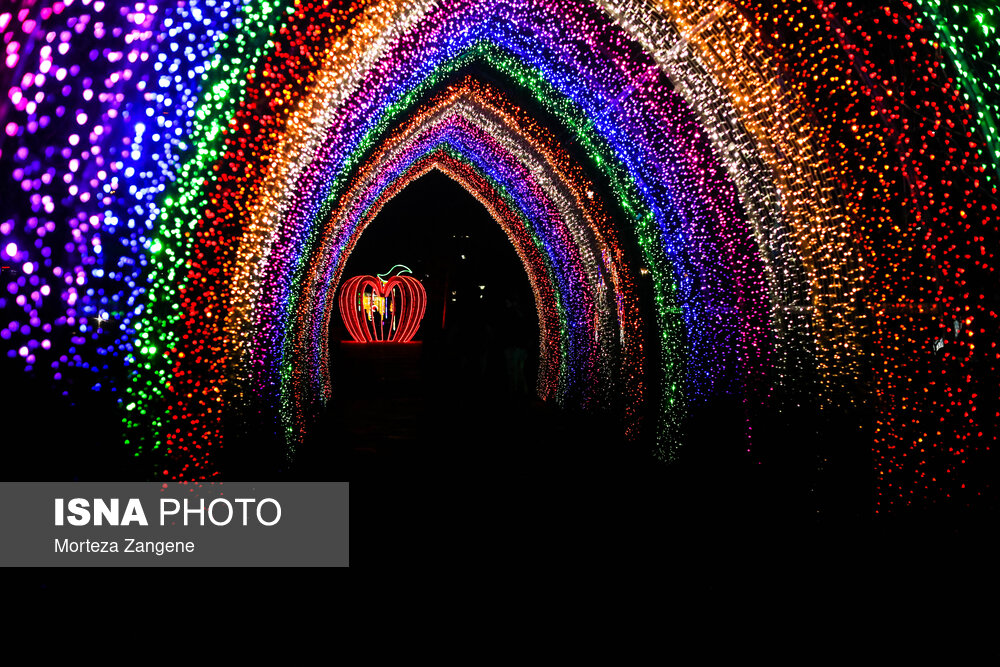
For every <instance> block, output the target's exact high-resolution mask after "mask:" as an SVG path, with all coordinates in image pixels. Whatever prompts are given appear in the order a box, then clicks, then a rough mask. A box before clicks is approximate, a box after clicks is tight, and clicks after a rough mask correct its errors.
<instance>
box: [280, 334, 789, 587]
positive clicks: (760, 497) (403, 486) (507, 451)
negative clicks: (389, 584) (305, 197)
mask: <svg viewBox="0 0 1000 667" xmlns="http://www.w3.org/2000/svg"><path fill="white" fill-rule="evenodd" d="M332 354H335V355H336V356H335V359H334V363H335V369H336V373H335V374H336V377H337V378H338V384H337V387H336V389H335V391H336V397H335V400H334V403H333V405H332V409H331V411H330V412H329V414H327V415H326V417H325V418H324V420H323V421H322V423H321V424H320V426H319V428H317V429H316V431H315V433H314V434H313V437H312V438H311V439H310V441H309V442H307V443H306V444H305V445H304V446H303V447H302V448H301V449H300V451H299V452H298V456H297V464H296V466H295V470H294V471H293V472H294V474H295V476H296V478H299V479H349V480H350V481H351V483H352V508H351V512H352V524H353V525H352V535H355V534H356V535H357V536H358V538H357V539H353V540H352V551H353V550H354V549H357V550H358V553H359V554H360V555H359V558H361V557H364V558H371V559H374V561H373V562H379V563H381V564H382V565H389V564H391V562H394V561H396V560H397V559H398V560H399V561H400V563H404V562H406V563H412V562H419V563H423V564H428V563H429V564H439V565H442V566H445V565H447V566H448V567H458V566H462V567H465V566H469V564H471V563H480V564H482V563H491V564H494V565H496V564H498V563H508V564H511V565H516V564H517V563H524V564H527V563H528V562H531V563H535V564H537V562H538V560H539V559H543V560H563V561H564V560H566V559H570V560H574V561H576V560H579V562H580V563H597V562H600V561H601V560H602V559H604V560H607V559H611V560H615V561H617V560H619V559H621V558H626V559H628V560H635V561H636V562H638V561H642V562H647V563H648V562H655V561H657V560H659V559H668V560H669V559H675V558H676V557H677V556H678V555H679V554H680V553H681V552H683V551H685V550H690V549H692V548H694V549H695V550H696V551H698V552H699V553H700V552H701V550H702V549H703V548H707V547H706V545H708V544H717V543H724V544H730V543H731V542H734V541H735V542H739V541H740V540H747V539H751V537H750V536H751V535H752V536H753V537H752V539H753V540H758V539H765V540H766V539H768V538H767V535H769V534H772V533H773V532H774V531H776V530H781V529H787V527H788V526H789V525H791V524H792V522H801V521H802V520H804V519H806V520H808V517H804V516H803V514H804V509H803V504H802V503H801V502H791V503H788V504H782V502H781V499H779V498H778V496H779V495H780V494H781V493H784V491H785V489H784V488H783V487H781V485H780V482H779V481H777V480H769V479H768V478H767V476H766V475H765V474H764V473H763V472H762V471H759V470H754V469H752V468H751V467H750V466H749V462H748V461H739V460H737V461H725V460H718V459H717V460H715V461H712V460H710V457H708V458H706V459H704V460H697V459H695V460H692V461H691V462H689V463H687V464H685V463H681V464H679V465H675V466H669V467H668V466H665V465H663V464H660V463H658V462H656V461H655V460H654V459H653V458H652V456H651V455H650V454H649V453H648V452H649V449H648V445H644V444H641V443H629V442H625V441H624V440H623V439H622V437H621V434H620V428H619V426H618V425H617V424H616V423H615V422H614V420H612V419H610V418H606V417H603V418H602V417H601V416H593V415H582V414H572V413H569V412H565V411H562V410H559V409H557V408H556V407H554V406H551V405H547V404H545V403H543V402H541V401H540V400H538V399H537V398H529V397H528V396H511V395H508V394H507V387H506V383H505V382H503V378H502V375H501V374H499V373H496V372H493V371H495V370H496V369H492V371H491V369H490V368H488V366H489V363H487V364H486V366H487V367H486V368H485V369H484V368H483V367H482V366H481V365H480V362H479V361H476V362H475V363H467V362H462V360H461V358H459V359H458V360H453V361H451V362H449V361H448V360H449V359H453V357H454V355H449V354H448V350H442V349H434V348H428V347H425V346H423V345H421V344H408V345H357V344H350V343H345V344H341V345H340V346H339V349H336V350H332ZM720 432H722V433H724V432H725V429H721V431H720ZM709 444H710V443H709ZM800 500H801V499H800ZM386 559H388V561H390V562H386ZM359 562H360V561H359Z"/></svg>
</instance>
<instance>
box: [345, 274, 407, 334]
mask: <svg viewBox="0 0 1000 667" xmlns="http://www.w3.org/2000/svg"><path fill="white" fill-rule="evenodd" d="M366 296H367V297H368V306H367V308H366V307H365V297H366ZM378 300H384V301H382V302H380V301H378ZM339 303H340V316H341V317H342V318H343V320H344V325H345V326H347V331H348V333H350V334H351V338H353V339H354V340H355V341H357V342H358V343H407V342H409V341H411V340H413V337H414V336H415V335H416V334H417V329H419V328H420V321H421V320H423V319H424V312H425V311H426V310H427V292H426V291H425V290H424V286H423V285H422V284H420V281H419V280H417V279H416V278H413V277H411V276H392V277H390V278H389V279H388V280H384V281H383V280H382V279H381V278H376V277H374V276H354V277H353V278H348V279H347V280H345V281H344V284H343V286H342V287H341V288H340V298H339ZM382 303H384V304H385V305H384V311H385V312H381V310H380V309H379V308H378V306H379V305H381V304H382Z"/></svg>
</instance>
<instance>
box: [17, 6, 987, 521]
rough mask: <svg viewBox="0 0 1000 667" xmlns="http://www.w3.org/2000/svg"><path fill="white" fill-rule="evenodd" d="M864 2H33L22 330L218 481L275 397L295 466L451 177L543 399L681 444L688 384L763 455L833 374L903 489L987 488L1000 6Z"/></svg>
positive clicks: (895, 487)
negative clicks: (361, 292) (365, 285)
mask: <svg viewBox="0 0 1000 667" xmlns="http://www.w3.org/2000/svg"><path fill="white" fill-rule="evenodd" d="M862 4H863V3H857V2H853V3H852V2H843V1H841V0H837V1H833V0H823V1H818V0H808V1H807V0H789V1H788V2H783V3H764V2H757V1H756V0H723V1H720V2H718V3H708V4H706V3H701V2H696V1H695V0H669V1H667V0H660V1H657V2H649V1H647V0H597V2H587V1H584V0H542V1H538V0H534V1H531V2H529V1H528V0H435V1H432V0H373V1H371V2H360V3H341V2H329V3H324V2H311V1H309V0H295V1H291V0H289V1H287V2H286V1H275V2H263V1H261V2H258V1H257V0H192V1H190V2H185V3H163V2H153V3H149V2H137V1H135V2H129V3H126V4H124V5H122V4H117V3H104V2H100V1H94V2H87V1H86V0H76V1H73V0H64V1H61V2H37V3H36V2H33V1H29V0H22V1H20V2H15V3H14V6H13V7H12V8H5V9H2V10H0V37H2V40H3V41H2V49H3V51H2V53H0V82H2V83H5V84H6V86H7V88H6V89H7V90H8V93H7V99H6V100H5V101H4V102H5V104H4V105H3V106H0V178H3V179H4V180H5V182H6V183H7V188H6V189H5V192H10V193H11V194H12V198H10V199H5V201H4V207H3V210H2V211H0V237H2V238H0V254H2V259H3V262H4V265H5V267H7V266H9V267H11V268H10V269H5V272H4V275H3V279H4V285H3V287H4V291H3V293H2V298H0V302H2V306H3V308H4V312H5V314H7V313H10V316H9V318H5V319H8V320H9V322H5V323H2V324H3V328H2V334H3V335H2V340H3V342H4V347H5V349H6V351H7V354H8V356H9V357H11V358H12V359H18V360H20V363H23V364H24V366H25V368H26V369H27V370H28V371H29V372H31V373H33V374H36V375H42V374H43V373H50V374H51V376H52V378H53V381H54V382H56V383H57V384H56V386H57V387H60V388H61V391H65V392H68V391H70V390H71V389H70V388H71V387H72V391H74V392H75V391H80V390H81V389H82V388H86V387H94V388H98V387H99V388H100V389H99V391H101V392H106V393H108V394H109V399H108V400H109V401H110V402H117V403H118V404H119V405H120V406H121V408H122V410H123V415H124V421H125V424H126V426H127V427H128V433H129V435H128V438H129V440H130V444H132V445H134V446H135V449H136V453H137V455H140V454H149V453H150V452H151V451H154V450H160V451H158V453H157V454H156V457H155V458H154V463H153V465H157V466H159V467H160V468H161V469H162V470H163V472H164V473H166V471H167V470H169V473H168V474H164V475H163V476H164V478H166V479H176V480H189V479H204V478H209V477H214V476H217V475H220V474H222V472H223V471H222V470H221V469H220V468H219V466H218V464H216V463H215V459H216V456H217V452H218V449H219V448H220V447H222V446H223V443H224V442H230V443H231V442H234V441H236V440H234V439H232V438H231V437H227V438H226V439H225V440H224V432H226V431H227V429H226V426H227V424H229V425H230V427H231V428H230V429H229V430H228V432H229V433H230V434H231V433H232V432H233V428H232V425H233V424H234V423H236V422H239V420H240V416H241V415H244V414H249V413H255V412H260V411H263V412H267V415H266V416H265V417H264V418H263V419H264V421H265V422H267V423H268V424H269V425H270V426H271V427H273V429H274V430H275V431H276V432H277V433H278V434H279V435H280V437H281V438H282V439H283V440H284V441H285V444H286V445H287V446H288V451H289V454H290V455H294V449H295V445H296V443H297V442H299V441H300V440H301V439H302V437H303V436H304V434H305V433H306V432H307V431H308V429H309V428H310V425H311V423H312V419H313V417H314V416H315V415H316V414H317V413H318V412H319V411H320V410H322V409H323V406H324V405H325V404H326V403H327V402H328V401H329V399H330V397H331V395H332V391H333V387H334V385H335V383H336V376H335V375H332V374H331V370H330V364H329V350H328V345H329V342H328V340H327V337H328V330H329V329H328V327H329V318H330V314H331V312H332V310H333V302H334V300H335V299H334V297H335V294H334V291H333V290H334V288H335V286H337V285H338V284H339V282H340V280H341V277H342V275H341V274H342V271H343V268H344V265H345V262H346V260H347V258H348V257H349V255H350V253H351V251H352V249H353V248H354V246H355V244H356V243H357V242H358V239H359V238H360V236H361V234H363V232H364V230H365V228H366V227H367V225H369V224H370V223H371V222H372V221H373V220H375V218H376V216H377V215H378V212H379V211H380V210H381V208H382V206H384V205H385V203H386V202H388V201H389V200H390V199H391V198H392V197H394V196H395V194H397V193H398V192H399V191H400V190H401V189H402V188H404V187H406V185H407V184H408V183H411V182H412V181H413V180H415V179H417V178H419V177H420V176H421V175H423V174H424V173H426V172H427V171H428V170H430V169H439V170H441V171H442V172H444V173H446V174H447V175H449V176H450V177H452V178H453V179H455V180H456V181H457V182H459V183H460V184H462V185H463V187H465V188H466V189H468V190H469V191H470V192H472V193H473V194H474V196H476V197H477V198H478V199H479V200H480V201H481V202H482V203H483V205H484V206H485V207H486V209H487V210H488V211H489V212H490V214H491V215H492V216H493V218H494V219H495V220H496V221H497V223H498V224H499V225H501V227H502V228H503V229H504V231H505V232H506V233H507V235H508V236H509V237H510V239H511V243H512V244H513V246H514V248H515V250H516V252H517V253H518V256H519V257H520V258H521V261H522V262H523V263H524V267H525V271H526V273H527V274H528V276H529V280H530V282H531V286H532V289H533V291H534V294H535V299H536V309H537V311H538V316H539V328H540V332H541V340H540V350H539V352H540V364H539V375H538V381H537V388H538V392H539V395H540V396H542V397H544V398H545V399H546V400H553V401H555V402H557V403H559V404H561V405H564V406H567V407H570V406H575V407H581V408H586V409H595V410H597V409H610V410H614V411H615V413H616V414H619V415H621V418H622V421H623V429H624V432H625V433H626V435H627V436H628V437H630V438H638V437H640V436H641V435H643V434H652V435H653V437H654V439H655V441H656V445H655V447H654V450H655V451H654V453H655V455H656V456H657V457H659V458H662V459H666V460H670V459H673V458H675V457H676V456H677V455H678V452H680V451H681V448H682V447H683V445H684V443H685V441H686V439H687V438H686V433H685V424H686V420H687V414H688V412H689V409H690V408H691V407H693V406H698V405H702V404H705V403H710V402H711V401H712V400H714V399H716V398H717V397H719V396H723V395H734V396H737V397H739V398H740V400H742V401H743V404H744V412H745V419H746V428H745V431H746V433H747V438H748V440H750V439H751V438H750V435H751V433H752V431H753V425H754V420H755V418H756V417H755V415H756V414H757V411H758V410H759V408H760V407H761V406H764V405H767V406H771V407H777V408H778V409H780V407H781V404H780V401H782V400H789V398H788V397H790V396H795V395H796V394H797V393H801V394H811V393H813V392H814V391H815V393H816V394H817V396H816V400H817V401H818V403H819V405H821V406H823V407H824V410H825V411H826V412H827V413H828V414H830V415H838V414H843V413H844V412H845V411H847V412H851V411H858V410H863V409H870V410H871V411H872V413H873V415H874V416H873V426H872V428H871V429H870V432H865V433H862V434H860V435H861V436H863V437H867V438H868V439H869V440H870V442H871V445H872V452H873V465H874V475H875V480H876V482H875V503H874V506H875V509H876V511H878V512H882V511H889V510H894V509H897V508H900V507H904V506H906V505H911V504H916V505H927V504H933V503H937V502H941V503H945V502H957V503H961V504H966V505H969V504H974V503H975V502H976V500H977V498H979V496H980V495H982V494H984V493H986V492H987V491H988V490H989V481H988V480H985V479H981V478H980V477H978V476H977V474H978V473H976V472H975V471H976V470H977V469H978V468H977V466H980V465H981V464H982V461H984V460H986V459H985V456H986V455H987V454H988V452H990V450H991V448H992V447H993V445H994V443H995V440H996V437H997V434H998V433H1000V427H998V424H997V421H998V419H1000V412H998V410H997V405H996V403H997V397H998V396H1000V379H998V377H997V375H998V373H997V368H998V361H1000V356H998V355H1000V353H998V351H997V349H996V343H997V339H998V338H1000V336H998V334H1000V331H998V318H1000V316H998V315H997V313H998V312H1000V304H998V303H997V301H996V295H997V293H998V292H997V290H996V281H997V278H996V275H995V269H996V247H997V241H998V234H997V229H998V225H997V206H998V203H1000V201H998V197H997V190H996V188H997V175H998V173H997V170H998V168H1000V136H998V135H997V118H998V114H1000V106H998V104H997V91H998V83H1000V74H998V68H997V63H996V59H995V57H994V56H995V53H996V47H997V45H998V44H1000V42H998V41H997V40H998V39H1000V37H998V35H997V32H996V27H997V23H1000V15H998V14H996V12H995V11H991V10H990V8H989V7H984V6H980V5H977V4H975V3H962V4H957V5H954V4H953V5H948V4H945V3H941V2H939V1H938V0H915V1H913V2H904V1H902V0H894V1H893V2H890V3H887V4H884V5H880V6H877V7H876V6H864V7H862V6H861V5H862ZM486 81H501V82H503V83H502V84H496V83H486ZM501 87H502V88H503V89H504V91H505V92H500V88H501ZM644 281H648V282H644ZM644 284H649V285H651V289H650V290H649V293H650V294H651V295H652V296H651V297H649V298H647V297H644V296H642V294H643V290H642V288H641V287H640V286H641V285H644ZM386 310H389V309H388V307H386V308H385V309H381V310H379V313H380V314H384V312H385V311H386ZM650 328H651V329H652V330H650ZM650 344H652V345H653V349H650V347H649V345H650ZM110 394H114V395H113V396H111V395H110ZM809 400H812V398H811V397H809ZM775 402H777V403H775ZM270 406H277V407H276V408H272V407H270ZM647 413H648V414H653V415H655V423H644V422H643V420H642V415H644V414H647ZM161 453H162V456H161ZM163 461H167V462H169V465H166V464H165V463H162V462H163Z"/></svg>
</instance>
